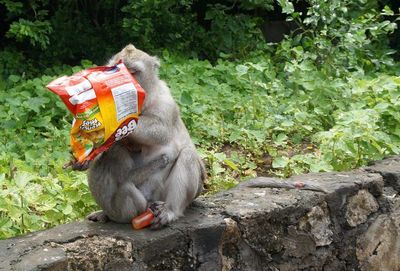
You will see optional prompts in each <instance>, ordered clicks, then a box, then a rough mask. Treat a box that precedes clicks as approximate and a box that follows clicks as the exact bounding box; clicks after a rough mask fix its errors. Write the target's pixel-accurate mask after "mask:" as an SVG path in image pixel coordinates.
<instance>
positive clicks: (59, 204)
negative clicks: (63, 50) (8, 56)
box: [0, 63, 95, 238]
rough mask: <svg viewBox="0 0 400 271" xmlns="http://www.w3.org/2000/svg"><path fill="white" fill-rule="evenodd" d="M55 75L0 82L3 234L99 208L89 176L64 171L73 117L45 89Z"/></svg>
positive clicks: (0, 220)
mask: <svg viewBox="0 0 400 271" xmlns="http://www.w3.org/2000/svg"><path fill="white" fill-rule="evenodd" d="M86 64H89V63H86ZM81 68H82V67H75V68H72V69H71V68H69V69H57V72H59V73H67V74H70V73H72V71H77V70H80V69H81ZM49 72H50V71H49ZM53 72H54V71H53ZM51 79H54V77H49V76H42V77H40V78H35V79H33V80H26V79H24V78H23V77H21V76H17V75H10V76H9V77H8V80H7V81H0V120H1V122H0V130H1V137H0V185H1V187H2V190H1V191H0V227H1V231H0V238H6V237H10V236H14V235H18V234H22V233H26V232H30V231H34V230H40V229H43V228H47V227H51V226H54V225H57V224H60V223H65V222H68V221H71V220H76V219H78V218H81V217H82V216H84V215H85V214H87V213H88V212H89V211H91V210H93V209H94V208H95V204H94V201H93V199H92V198H91V195H90V193H89V191H88V187H87V183H86V176H85V175H84V174H82V173H76V172H68V171H65V170H63V169H62V165H63V163H64V162H65V161H67V160H68V157H69V151H68V131H69V127H70V122H71V117H70V116H69V115H68V113H67V110H66V108H65V106H64V104H63V103H62V102H61V101H60V100H59V99H58V98H57V97H56V96H55V95H53V94H52V93H50V92H49V91H48V90H47V89H45V87H44V86H45V85H46V84H47V83H48V82H49V81H50V80H51Z"/></svg>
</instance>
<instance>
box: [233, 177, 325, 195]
mask: <svg viewBox="0 0 400 271" xmlns="http://www.w3.org/2000/svg"><path fill="white" fill-rule="evenodd" d="M238 187H251V188H286V189H301V190H311V191H317V192H322V193H328V192H327V191H326V190H325V189H323V188H322V187H321V186H319V185H316V184H312V183H309V182H291V181H283V180H282V181H281V180H276V179H273V178H264V177H259V178H256V179H252V180H249V181H247V182H244V183H240V184H239V185H238Z"/></svg>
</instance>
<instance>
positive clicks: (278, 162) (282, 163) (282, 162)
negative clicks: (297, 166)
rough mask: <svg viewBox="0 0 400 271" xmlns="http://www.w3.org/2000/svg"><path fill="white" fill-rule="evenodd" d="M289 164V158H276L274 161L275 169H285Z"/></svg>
mask: <svg viewBox="0 0 400 271" xmlns="http://www.w3.org/2000/svg"><path fill="white" fill-rule="evenodd" d="M288 164H289V158H287V157H282V156H280V157H275V158H274V160H273V161H272V167H273V168H284V167H286V166H287V165H288Z"/></svg>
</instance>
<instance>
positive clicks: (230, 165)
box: [224, 159, 239, 170]
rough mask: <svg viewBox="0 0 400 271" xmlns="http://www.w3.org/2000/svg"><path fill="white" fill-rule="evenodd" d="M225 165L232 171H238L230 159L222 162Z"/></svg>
mask: <svg viewBox="0 0 400 271" xmlns="http://www.w3.org/2000/svg"><path fill="white" fill-rule="evenodd" d="M224 163H225V165H227V166H229V167H230V168H231V169H233V170H239V168H238V167H237V165H236V164H235V163H234V162H233V161H232V160H230V159H225V160H224Z"/></svg>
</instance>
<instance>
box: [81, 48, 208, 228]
mask: <svg viewBox="0 0 400 271" xmlns="http://www.w3.org/2000/svg"><path fill="white" fill-rule="evenodd" d="M118 61H122V62H123V63H124V64H125V66H126V67H127V68H128V70H129V71H130V72H131V73H132V74H133V75H134V76H135V77H136V79H137V80H138V82H139V84H140V85H141V86H142V87H143V89H144V90H145V91H146V98H145V100H144V103H143V107H142V112H141V115H140V116H139V121H138V125H137V128H136V129H135V130H134V131H133V132H132V133H131V134H129V135H128V136H127V137H125V138H124V139H122V140H120V141H117V142H116V143H114V144H113V145H112V146H111V148H110V149H108V150H107V151H105V152H103V153H102V154H100V155H98V156H97V157H96V158H95V159H94V160H93V161H92V162H91V163H90V164H89V165H84V167H83V168H81V169H84V168H85V167H86V166H88V184H89V189H90V191H91V193H92V195H93V197H94V199H95V201H96V202H97V204H98V205H99V206H100V207H101V209H102V211H100V212H95V213H92V214H90V215H88V216H87V218H88V219H89V220H92V221H100V222H105V221H108V220H112V221H114V222H118V223H129V222H130V221H131V219H132V218H133V217H135V216H137V215H138V214H140V213H142V212H144V211H145V210H146V209H147V208H148V207H149V206H150V205H151V206H152V209H153V210H155V211H154V214H155V219H154V220H153V222H152V225H151V228H153V229H159V228H161V227H164V226H166V225H168V224H170V223H171V222H173V221H175V220H177V219H178V218H179V217H181V216H182V215H183V212H184V210H185V209H186V207H187V206H188V205H189V204H190V203H191V202H192V201H193V200H194V199H195V198H196V197H197V196H198V195H199V194H200V193H201V191H202V189H203V184H204V181H205V179H206V172H205V167H204V164H203V162H202V160H201V158H200V156H199V155H198V153H197V151H196V148H195V145H194V144H193V142H192V140H191V138H190V136H189V133H188V131H187V129H186V127H185V125H184V123H183V121H182V119H181V117H180V112H179V108H178V106H177V104H176V102H175V101H174V99H173V97H172V95H171V93H170V89H169V88H168V86H167V84H166V83H165V82H164V81H163V80H161V79H160V78H159V76H158V70H159V67H160V61H159V60H158V58H156V57H154V56H150V55H149V54H147V53H145V52H143V51H141V50H139V49H137V48H136V47H135V46H134V45H132V44H129V45H127V46H126V47H124V48H123V49H122V50H121V51H120V52H119V53H117V54H115V55H114V56H113V57H112V58H111V59H110V60H109V62H108V64H107V65H109V66H112V65H115V64H116V63H118Z"/></svg>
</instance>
